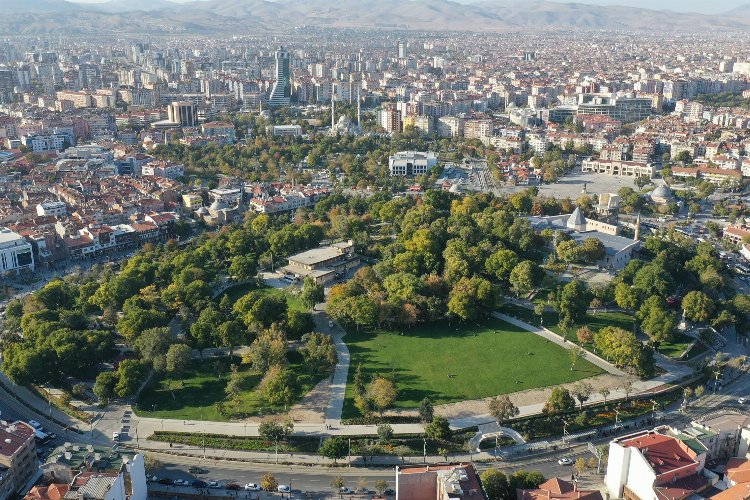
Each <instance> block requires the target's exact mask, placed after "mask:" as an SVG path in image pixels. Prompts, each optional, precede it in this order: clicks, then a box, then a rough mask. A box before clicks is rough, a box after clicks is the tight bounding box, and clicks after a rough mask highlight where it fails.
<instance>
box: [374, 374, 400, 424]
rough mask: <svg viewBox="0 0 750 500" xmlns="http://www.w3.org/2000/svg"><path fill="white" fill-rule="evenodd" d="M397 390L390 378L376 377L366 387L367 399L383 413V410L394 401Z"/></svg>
mask: <svg viewBox="0 0 750 500" xmlns="http://www.w3.org/2000/svg"><path fill="white" fill-rule="evenodd" d="M397 397H398V390H397V389H396V385H395V384H394V383H393V382H391V381H390V380H388V379H386V378H383V377H377V378H375V379H374V380H373V381H372V382H370V385H369V386H368V387H367V399H369V400H370V401H372V404H373V406H374V407H375V408H376V409H377V410H378V411H379V412H380V415H381V416H382V415H383V412H384V411H385V410H386V409H387V408H388V407H389V406H391V405H392V404H393V402H394V401H396V398H397Z"/></svg>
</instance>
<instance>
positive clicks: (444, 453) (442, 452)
mask: <svg viewBox="0 0 750 500" xmlns="http://www.w3.org/2000/svg"><path fill="white" fill-rule="evenodd" d="M437 453H438V455H440V456H441V457H443V458H444V459H445V461H446V462H447V461H448V455H450V451H449V450H448V448H438V449H437Z"/></svg>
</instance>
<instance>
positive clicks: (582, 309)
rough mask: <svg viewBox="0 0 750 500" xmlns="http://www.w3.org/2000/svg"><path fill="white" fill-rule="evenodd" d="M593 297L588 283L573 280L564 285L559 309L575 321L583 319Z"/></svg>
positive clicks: (562, 314)
mask: <svg viewBox="0 0 750 500" xmlns="http://www.w3.org/2000/svg"><path fill="white" fill-rule="evenodd" d="M590 302H591V298H590V297H589V292H588V289H587V288H586V285H585V284H584V283H583V282H582V281H579V280H573V281H571V282H570V283H567V284H566V285H565V286H563V288H562V291H561V292H560V300H559V303H558V310H559V311H560V315H561V316H569V317H570V318H571V320H572V321H573V322H576V323H577V322H579V321H580V320H581V319H583V317H584V315H585V314H586V309H588V306H589V303H590Z"/></svg>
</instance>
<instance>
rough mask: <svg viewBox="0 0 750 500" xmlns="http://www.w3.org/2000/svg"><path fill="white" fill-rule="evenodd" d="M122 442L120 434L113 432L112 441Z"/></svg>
mask: <svg viewBox="0 0 750 500" xmlns="http://www.w3.org/2000/svg"><path fill="white" fill-rule="evenodd" d="M119 440H120V433H119V432H113V433H112V441H119Z"/></svg>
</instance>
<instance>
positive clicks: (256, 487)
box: [245, 483, 260, 491]
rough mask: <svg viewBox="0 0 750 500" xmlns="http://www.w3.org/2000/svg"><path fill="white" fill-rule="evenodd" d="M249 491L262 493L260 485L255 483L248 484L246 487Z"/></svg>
mask: <svg viewBox="0 0 750 500" xmlns="http://www.w3.org/2000/svg"><path fill="white" fill-rule="evenodd" d="M245 489H246V490H247V491H260V485H259V484H255V483H247V484H246V485H245Z"/></svg>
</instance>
